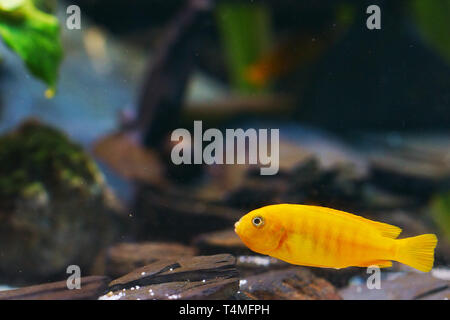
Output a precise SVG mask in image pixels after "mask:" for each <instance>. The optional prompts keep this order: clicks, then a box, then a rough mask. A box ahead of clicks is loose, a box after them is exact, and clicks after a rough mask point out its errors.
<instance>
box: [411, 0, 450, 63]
mask: <svg viewBox="0 0 450 320" xmlns="http://www.w3.org/2000/svg"><path fill="white" fill-rule="evenodd" d="M409 4H410V5H411V9H412V15H413V18H414V19H415V21H416V23H417V26H418V27H419V31H420V33H421V34H422V36H423V37H424V39H425V41H426V42H428V43H429V44H430V45H431V46H432V47H433V48H435V49H436V51H437V52H438V53H439V54H440V55H441V56H443V57H444V59H446V60H447V62H450V41H448V39H449V33H450V1H448V0H432V1H431V0H413V1H411V2H410V3H409Z"/></svg>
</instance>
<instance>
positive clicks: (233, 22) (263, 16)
mask: <svg viewBox="0 0 450 320" xmlns="http://www.w3.org/2000/svg"><path fill="white" fill-rule="evenodd" d="M216 19H217V25H218V28H219V31H220V35H221V38H222V41H223V46H224V50H225V52H226V57H227V64H228V68H229V73H230V78H231V82H232V84H233V87H234V89H236V90H237V91H239V92H243V93H249V92H250V93H251V92H255V91H261V88H258V87H257V86H255V85H253V84H251V83H250V82H249V81H248V80H247V79H246V78H245V71H246V70H247V68H248V67H249V66H250V65H251V64H252V63H255V62H257V61H258V59H259V58H261V56H262V55H263V54H264V53H265V52H267V50H268V49H269V48H270V46H271V44H272V34H271V33H272V32H271V20H270V10H269V9H268V7H267V6H266V5H264V4H254V3H252V4H247V3H234V2H224V3H221V4H219V5H218V6H217V9H216Z"/></svg>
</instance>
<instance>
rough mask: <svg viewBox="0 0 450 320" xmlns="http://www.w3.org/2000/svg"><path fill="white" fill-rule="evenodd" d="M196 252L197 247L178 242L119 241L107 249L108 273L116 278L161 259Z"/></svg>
mask: <svg viewBox="0 0 450 320" xmlns="http://www.w3.org/2000/svg"><path fill="white" fill-rule="evenodd" d="M195 253H196V250H195V248H192V247H188V246H184V245H181V244H177V243H165V242H144V243H119V244H117V245H114V246H113V247H111V248H109V249H108V250H107V253H106V259H105V260H106V261H105V265H106V267H105V268H106V274H107V275H108V276H110V277H112V278H115V277H119V276H123V275H125V274H126V273H128V272H131V271H133V270H134V269H136V268H139V267H143V266H145V265H148V264H150V263H153V262H156V261H158V260H161V259H163V260H167V259H176V258H180V257H191V256H194V255H195Z"/></svg>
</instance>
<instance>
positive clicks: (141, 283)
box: [100, 254, 239, 300]
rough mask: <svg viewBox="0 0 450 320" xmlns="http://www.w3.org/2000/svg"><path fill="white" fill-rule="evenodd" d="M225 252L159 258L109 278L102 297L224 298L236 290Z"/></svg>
mask: <svg viewBox="0 0 450 320" xmlns="http://www.w3.org/2000/svg"><path fill="white" fill-rule="evenodd" d="M235 263H236V259H235V258H234V257H233V256H231V255H229V254H219V255H213V256H196V257H191V258H179V259H167V260H160V261H157V262H154V263H152V264H149V265H147V266H144V267H142V268H139V269H136V270H134V271H133V272H131V273H129V274H127V275H125V276H123V277H121V278H119V279H116V280H114V281H112V282H111V283H110V284H109V290H110V292H108V294H106V295H104V296H102V297H100V299H102V300H136V299H140V300H152V299H158V300H159V299H169V300H170V299H228V298H230V297H231V296H233V295H234V294H236V292H237V291H238V287H239V278H238V272H237V270H236V267H235Z"/></svg>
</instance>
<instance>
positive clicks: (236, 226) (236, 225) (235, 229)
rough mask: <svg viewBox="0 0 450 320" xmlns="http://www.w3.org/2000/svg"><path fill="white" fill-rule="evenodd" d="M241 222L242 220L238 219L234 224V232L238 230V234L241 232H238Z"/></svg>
mask: <svg viewBox="0 0 450 320" xmlns="http://www.w3.org/2000/svg"><path fill="white" fill-rule="evenodd" d="M239 222H241V220H239V221H237V222H236V223H235V224H234V232H236V233H237V234H239V232H238V229H239Z"/></svg>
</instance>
